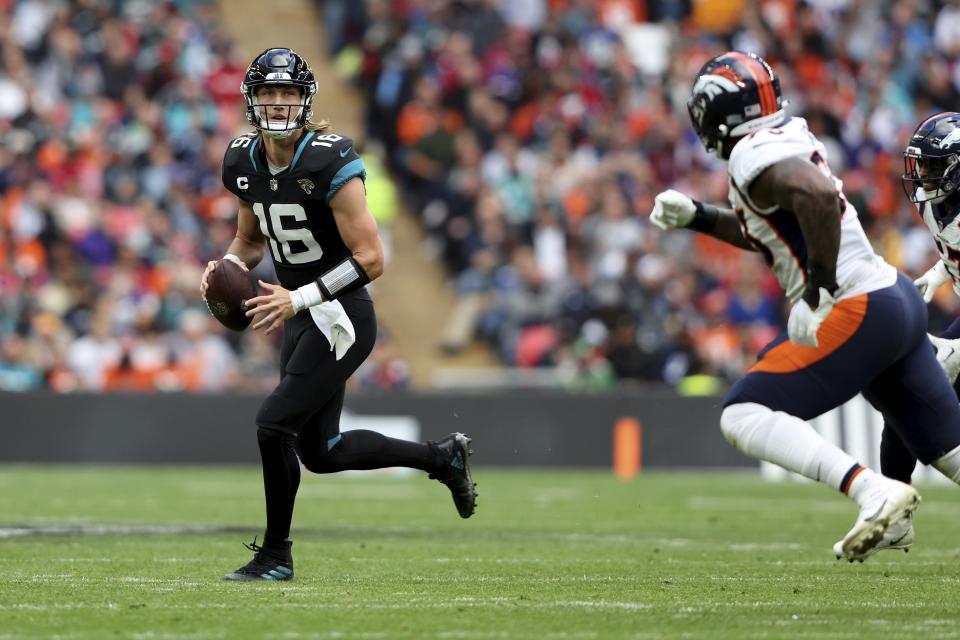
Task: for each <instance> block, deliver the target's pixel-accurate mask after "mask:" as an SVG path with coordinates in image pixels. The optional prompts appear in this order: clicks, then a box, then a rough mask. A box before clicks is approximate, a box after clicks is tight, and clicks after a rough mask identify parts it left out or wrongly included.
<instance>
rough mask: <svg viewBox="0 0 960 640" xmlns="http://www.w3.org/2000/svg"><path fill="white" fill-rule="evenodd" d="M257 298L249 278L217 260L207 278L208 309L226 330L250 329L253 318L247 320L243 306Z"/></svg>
mask: <svg viewBox="0 0 960 640" xmlns="http://www.w3.org/2000/svg"><path fill="white" fill-rule="evenodd" d="M256 295H257V289H256V287H255V286H254V285H253V281H252V280H251V279H250V276H249V275H248V273H247V272H246V271H244V270H243V268H242V267H241V266H240V265H238V264H237V263H236V262H234V261H233V260H223V259H221V260H218V261H217V266H216V268H215V269H214V270H213V271H212V272H211V273H210V275H209V276H208V277H207V308H208V309H210V313H211V314H213V317H214V318H216V319H217V320H219V321H220V324H222V325H223V326H225V327H226V328H228V329H232V330H234V331H243V330H244V329H246V328H247V327H248V326H249V325H250V322H251V321H252V320H253V318H250V317H247V315H246V305H245V304H244V303H245V302H246V301H247V300H249V299H250V298H254V297H256Z"/></svg>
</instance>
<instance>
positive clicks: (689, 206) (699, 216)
mask: <svg viewBox="0 0 960 640" xmlns="http://www.w3.org/2000/svg"><path fill="white" fill-rule="evenodd" d="M650 222H652V223H653V224H655V225H657V226H658V227H660V228H661V229H664V230H666V229H670V228H686V229H692V230H694V231H699V232H701V233H705V234H707V235H710V236H713V237H714V238H717V239H718V240H723V241H724V242H726V243H728V244H732V245H733V246H735V247H739V248H740V249H746V250H747V251H756V247H754V246H753V244H751V243H750V241H749V240H747V239H746V238H745V237H744V236H743V231H742V230H741V229H740V221H739V220H737V215H736V214H735V213H734V212H733V210H732V209H724V208H723V207H715V206H713V205H711V204H705V203H702V202H698V201H696V200H694V199H693V198H691V197H690V196H687V195H685V194H682V193H680V192H679V191H674V190H673V189H668V190H666V191H664V192H662V193H660V194H659V195H657V197H656V199H655V200H654V205H653V212H652V213H651V214H650Z"/></svg>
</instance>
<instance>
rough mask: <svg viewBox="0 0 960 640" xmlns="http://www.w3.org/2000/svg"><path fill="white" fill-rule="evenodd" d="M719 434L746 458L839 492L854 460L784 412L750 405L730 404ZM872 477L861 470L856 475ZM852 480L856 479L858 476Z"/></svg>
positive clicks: (725, 410)
mask: <svg viewBox="0 0 960 640" xmlns="http://www.w3.org/2000/svg"><path fill="white" fill-rule="evenodd" d="M720 428H721V430H722V431H723V435H724V436H725V437H726V438H727V441H728V442H730V444H732V445H733V446H735V447H736V448H737V449H739V450H740V451H742V452H744V453H745V454H747V455H748V456H752V457H754V458H759V459H760V460H766V461H767V462H772V463H774V464H778V465H780V466H781V467H783V468H784V469H787V470H788V471H793V472H794V473H799V474H800V475H802V476H806V477H807V478H810V479H811V480H816V481H817V482H822V483H823V484H826V485H830V486H831V487H833V488H835V489H841V490H842V488H841V486H840V485H841V483H842V482H843V479H844V476H846V474H847V472H848V471H850V469H851V468H852V467H854V466H855V465H857V461H856V460H854V459H853V458H851V457H850V456H849V455H847V454H846V453H845V452H844V451H843V450H841V449H839V448H837V447H836V446H834V445H832V444H830V443H829V442H827V441H826V440H824V439H823V438H822V437H821V436H820V434H819V433H817V432H816V431H814V429H813V427H811V426H810V425H809V424H807V423H806V422H804V421H803V420H801V419H800V418H797V417H795V416H791V415H790V414H788V413H784V412H782V411H772V410H771V409H769V408H768V407H765V406H763V405H760V404H756V403H754V402H743V403H739V404H734V405H730V406H729V407H727V408H726V409H724V410H723V414H722V415H721V416H720ZM867 472H869V473H868V476H869V475H870V474H873V472H872V471H870V470H869V469H866V468H864V469H863V471H861V472H860V473H859V474H858V475H859V476H862V475H864V473H867ZM855 480H859V477H858V478H856V479H855Z"/></svg>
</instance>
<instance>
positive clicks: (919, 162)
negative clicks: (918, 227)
mask: <svg viewBox="0 0 960 640" xmlns="http://www.w3.org/2000/svg"><path fill="white" fill-rule="evenodd" d="M903 169H904V173H903V175H902V176H901V177H900V184H901V185H903V190H904V192H905V193H906V194H907V197H908V198H910V201H911V202H929V203H931V204H938V203H941V202H943V201H944V200H946V199H947V198H949V197H950V196H951V195H952V194H954V193H955V192H957V189H958V187H960V113H956V112H954V111H944V112H942V113H937V114H935V115H932V116H930V117H929V118H927V119H926V120H924V121H923V122H921V123H920V125H919V126H918V127H917V128H916V130H915V131H914V132H913V135H912V136H910V142H909V143H908V144H907V148H906V149H904V151H903Z"/></svg>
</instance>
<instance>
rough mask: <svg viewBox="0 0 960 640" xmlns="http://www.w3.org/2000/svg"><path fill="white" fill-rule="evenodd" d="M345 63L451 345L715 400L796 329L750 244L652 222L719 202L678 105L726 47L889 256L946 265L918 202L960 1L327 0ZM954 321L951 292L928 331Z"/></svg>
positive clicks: (580, 379) (901, 263) (946, 84)
mask: <svg viewBox="0 0 960 640" xmlns="http://www.w3.org/2000/svg"><path fill="white" fill-rule="evenodd" d="M322 5H323V6H324V8H325V12H326V13H325V16H326V21H327V24H328V25H330V26H331V33H334V34H339V37H338V38H337V39H336V40H335V41H333V43H332V45H333V49H334V50H333V53H334V54H335V55H336V56H337V64H338V67H339V68H340V69H341V70H342V71H343V72H344V73H346V74H349V75H351V76H352V77H353V78H355V81H356V83H357V86H359V87H361V88H363V90H364V91H365V92H366V95H367V103H368V109H369V110H368V135H369V136H371V137H373V138H376V139H378V140H381V141H382V142H383V144H384V145H385V147H386V148H387V150H388V157H389V158H390V162H391V167H392V169H393V170H394V172H395V173H396V175H397V176H399V178H400V180H401V182H402V185H403V191H404V193H405V195H406V197H407V199H408V202H409V204H410V205H411V208H412V210H414V211H416V212H419V214H420V216H421V218H422V220H423V223H424V224H425V225H426V227H427V228H428V229H429V230H430V234H431V238H432V241H433V247H434V250H435V252H436V255H437V256H442V257H443V259H444V260H445V261H446V263H447V265H448V266H449V269H450V271H451V273H452V274H454V278H455V283H456V284H455V286H456V287H457V290H458V292H459V295H460V301H461V302H460V306H459V309H458V313H457V314H455V317H454V318H452V319H451V324H450V326H449V327H448V331H447V334H446V337H445V346H446V348H447V349H450V350H457V349H460V348H462V347H463V345H464V344H465V343H466V342H467V341H468V340H470V339H471V338H473V337H475V336H479V337H481V338H482V339H485V340H487V341H489V343H490V344H491V345H492V346H493V347H494V348H495V349H496V350H497V352H498V354H499V355H500V357H501V359H502V361H503V362H504V363H505V364H506V365H510V366H517V367H538V366H545V367H556V368H558V370H559V371H562V372H566V373H567V374H568V377H567V379H568V380H569V381H570V384H572V385H574V386H577V387H586V388H604V387H607V386H610V385H612V384H614V382H615V381H617V380H619V381H620V382H621V383H622V382H623V381H625V380H630V381H632V380H637V381H657V382H666V383H669V384H673V385H676V386H678V388H680V390H681V391H683V392H687V393H710V392H715V391H717V390H719V389H722V388H723V387H724V386H725V385H726V384H727V383H729V381H730V380H731V379H733V378H736V377H738V376H739V375H740V374H741V373H742V372H743V371H744V370H745V369H746V368H747V367H749V365H750V364H751V363H752V362H753V361H754V359H755V357H756V354H757V352H758V351H759V349H760V348H761V347H762V346H763V345H764V344H766V343H767V342H768V341H769V340H770V339H771V338H773V337H774V336H775V335H776V334H778V333H779V332H780V331H781V330H782V328H783V326H784V318H785V313H786V311H787V309H785V305H784V299H783V296H782V293H781V291H780V289H779V287H778V285H777V284H776V282H775V280H774V279H773V276H772V274H771V273H770V272H769V270H767V269H766V268H765V267H764V265H763V262H762V260H761V259H760V257H759V255H757V254H752V253H746V252H740V251H738V250H736V249H732V248H728V247H725V246H722V245H720V244H719V243H717V242H714V241H713V240H711V239H709V238H705V237H703V236H700V235H698V234H694V233H690V232H677V231H674V232H669V233H664V232H661V231H660V230H658V229H657V228H655V227H653V226H652V225H650V224H649V223H648V215H649V212H650V210H651V208H652V204H653V198H654V197H655V196H656V194H657V193H659V192H660V191H661V190H663V189H666V188H669V187H672V188H676V189H678V190H680V191H683V192H685V193H688V194H690V195H691V196H693V197H694V198H697V199H700V200H704V201H709V202H715V203H725V202H726V196H727V189H728V187H727V178H726V174H725V164H724V163H721V162H719V161H717V160H715V159H714V158H712V157H710V156H708V155H707V154H706V153H705V152H704V150H703V148H702V146H701V144H700V142H699V140H698V139H697V137H696V136H695V135H694V134H693V132H692V130H691V128H690V126H689V121H688V116H687V112H686V98H687V96H688V95H689V90H690V86H691V83H692V79H693V78H694V76H695V74H696V72H697V70H698V69H699V68H700V67H701V65H702V64H703V63H704V62H706V60H707V59H709V58H710V57H712V56H713V55H716V54H717V53H719V52H722V51H724V50H727V49H739V50H747V51H755V52H757V53H759V54H760V55H761V56H763V57H765V58H766V59H767V60H768V61H769V62H770V63H771V64H772V65H773V67H774V69H775V71H776V72H777V73H778V74H779V76H780V82H781V86H782V88H783V94H784V97H785V98H787V99H788V100H789V102H790V106H789V108H788V111H789V113H790V114H792V115H797V116H803V117H805V118H806V119H807V120H808V122H809V125H810V128H811V130H812V131H813V132H814V133H815V134H816V135H817V136H818V137H819V138H820V139H821V140H822V141H823V142H824V143H825V145H826V146H827V149H828V151H829V161H830V165H831V167H832V168H833V170H834V172H835V173H837V175H838V176H839V177H841V178H842V179H843V181H844V184H845V190H846V195H847V197H848V199H849V200H850V201H851V202H852V203H853V204H854V205H855V206H856V207H857V209H858V211H859V213H860V216H861V218H862V221H863V224H864V226H865V228H866V229H867V232H868V234H869V235H870V238H871V240H872V242H874V244H875V246H876V248H877V249H878V251H880V252H881V253H882V255H884V256H885V257H886V258H887V259H888V260H889V261H891V262H892V263H894V264H895V265H896V266H898V267H899V268H901V269H903V270H904V271H906V272H908V273H909V274H912V275H917V274H919V273H922V272H923V271H925V270H926V269H927V268H929V267H930V266H931V265H932V264H933V263H934V261H935V260H936V259H937V257H936V254H935V253H934V252H933V243H932V241H931V240H930V239H929V238H928V237H927V235H928V234H927V232H926V230H925V227H923V226H922V224H921V222H920V219H919V217H918V216H917V215H916V213H915V211H914V210H913V209H912V206H911V205H910V204H909V203H908V201H907V199H906V198H905V197H904V195H903V192H902V191H901V188H900V181H899V177H900V174H901V173H902V167H903V165H902V160H901V152H902V150H903V147H904V146H905V143H906V140H907V139H908V138H909V135H910V133H911V131H912V130H913V128H914V127H915V126H916V124H917V123H918V122H919V121H920V120H921V119H923V118H924V117H926V116H927V115H929V114H931V113H932V112H935V111H939V110H951V109H954V108H956V105H957V98H958V87H960V64H957V62H958V54H960V3H958V2H955V1H950V2H934V1H926V0H903V1H900V2H866V1H861V0H808V1H798V0H753V1H750V0H718V1H710V2H707V1H701V2H696V1H694V2H667V1H657V0H646V1H644V0H593V1H576V0H527V1H525V2H514V1H512V0H462V1H460V2H441V1H431V0H420V1H417V0H408V1H405V2H400V1H394V2H390V1H388V0H369V1H368V2H364V3H359V2H351V1H348V0H333V1H330V0H326V1H325V2H323V3H322ZM957 310H958V307H957V300H956V299H955V297H954V296H953V294H952V292H951V291H950V290H949V287H945V288H943V289H942V290H941V291H940V293H939V296H938V298H937V302H936V304H935V305H933V308H932V310H931V311H932V328H933V329H934V330H936V328H937V327H938V326H941V325H942V324H943V323H944V322H945V320H946V319H947V318H948V317H950V316H952V315H953V314H955V313H956V312H957Z"/></svg>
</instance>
